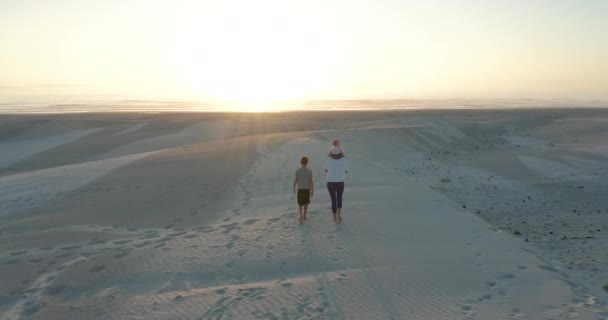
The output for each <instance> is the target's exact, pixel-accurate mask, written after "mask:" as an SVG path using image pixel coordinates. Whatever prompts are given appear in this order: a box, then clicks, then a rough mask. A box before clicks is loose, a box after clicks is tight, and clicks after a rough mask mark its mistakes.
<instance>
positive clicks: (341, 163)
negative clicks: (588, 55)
mask: <svg viewBox="0 0 608 320" xmlns="http://www.w3.org/2000/svg"><path fill="white" fill-rule="evenodd" d="M325 169H326V170H327V173H326V175H325V180H326V181H327V182H344V181H346V171H348V161H347V160H346V158H340V159H334V158H331V157H327V160H326V161H325Z"/></svg>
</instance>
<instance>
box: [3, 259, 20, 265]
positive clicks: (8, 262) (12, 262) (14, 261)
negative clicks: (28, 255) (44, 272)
mask: <svg viewBox="0 0 608 320" xmlns="http://www.w3.org/2000/svg"><path fill="white" fill-rule="evenodd" d="M19 262H21V259H13V260H9V261H6V262H3V263H2V264H4V265H9V264H15V263H19Z"/></svg>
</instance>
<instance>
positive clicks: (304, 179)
mask: <svg viewBox="0 0 608 320" xmlns="http://www.w3.org/2000/svg"><path fill="white" fill-rule="evenodd" d="M300 164H301V165H302V167H301V168H299V169H297V170H296V174H295V179H294V180H293V193H296V185H297V186H298V209H299V210H300V219H299V222H300V224H302V223H304V221H306V213H307V212H308V204H310V198H312V196H313V194H314V189H315V186H314V183H313V182H312V171H310V169H308V158H307V157H302V159H300Z"/></svg>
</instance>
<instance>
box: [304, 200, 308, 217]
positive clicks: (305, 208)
mask: <svg viewBox="0 0 608 320" xmlns="http://www.w3.org/2000/svg"><path fill="white" fill-rule="evenodd" d="M307 213H308V205H307V204H305V205H304V220H306V214H307Z"/></svg>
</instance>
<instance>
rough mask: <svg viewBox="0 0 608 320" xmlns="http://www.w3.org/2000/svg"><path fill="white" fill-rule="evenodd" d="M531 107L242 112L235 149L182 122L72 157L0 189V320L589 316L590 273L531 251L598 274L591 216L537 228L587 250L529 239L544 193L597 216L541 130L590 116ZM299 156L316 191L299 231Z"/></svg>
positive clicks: (573, 161)
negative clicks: (331, 165)
mask: <svg viewBox="0 0 608 320" xmlns="http://www.w3.org/2000/svg"><path fill="white" fill-rule="evenodd" d="M534 112H535V115H536V117H538V119H540V120H536V121H534V122H532V123H530V122H529V120H530V116H529V115H527V114H526V115H521V114H520V113H518V112H516V111H511V112H510V113H509V112H486V113H483V114H477V113H476V112H468V111H458V112H451V113H449V114H447V115H444V114H437V113H436V112H427V113H424V112H420V113H391V114H385V113H349V114H337V115H335V114H324V113H321V114H316V113H310V114H304V115H302V114H294V115H291V114H288V115H269V116H267V118H265V119H263V120H261V119H259V118H255V116H254V115H249V116H244V117H251V119H250V120H251V121H258V124H259V126H256V127H250V128H249V129H246V130H245V132H243V131H239V133H240V134H247V130H249V133H250V134H251V136H245V137H240V138H230V139H225V140H222V138H223V137H224V136H229V135H230V133H229V132H225V133H222V134H221V135H220V134H218V135H212V134H209V133H206V134H205V136H204V137H199V138H197V137H196V132H199V131H198V130H203V129H201V127H200V126H201V123H206V122H205V121H207V120H205V121H201V119H197V118H196V116H192V119H191V125H189V126H186V128H187V129H184V130H181V131H179V132H178V133H172V134H164V135H160V136H158V135H155V134H151V136H150V137H140V138H138V140H137V141H135V142H130V143H129V144H126V145H121V146H119V147H117V148H115V149H113V150H110V151H108V152H106V153H103V155H102V156H100V155H99V154H91V155H90V156H89V157H90V158H96V157H101V158H105V159H104V160H100V161H92V162H84V163H81V164H72V165H67V166H61V167H55V168H50V169H43V170H35V171H31V172H23V173H18V174H7V175H4V176H0V190H1V191H2V192H1V193H0V210H3V209H2V208H5V209H4V210H10V212H9V213H10V214H4V215H0V219H2V220H4V221H2V224H0V226H1V227H0V242H1V243H2V248H3V252H2V253H0V319H19V318H28V319H29V318H31V319H66V318H75V319H572V318H575V319H607V318H608V312H607V310H608V304H606V299H607V296H606V293H605V292H603V291H602V288H601V287H602V286H603V285H604V284H606V283H608V281H604V282H602V279H604V280H606V279H605V278H603V277H604V275H605V273H602V272H601V271H599V270H596V271H593V270H591V269H587V268H583V267H580V268H577V267H575V268H571V266H570V265H569V264H568V261H569V260H568V259H569V258H570V257H571V256H572V255H571V254H569V252H570V251H568V248H566V247H559V248H553V249H552V248H551V245H552V244H555V243H557V242H560V243H566V242H568V243H570V248H571V249H572V248H573V247H572V246H574V248H575V249H576V248H578V249H579V251H581V250H584V252H585V255H589V256H593V259H594V260H595V261H596V262H597V263H598V264H599V263H604V262H608V257H607V256H606V252H605V250H602V248H605V246H604V247H602V246H601V245H602V243H605V242H606V240H607V239H608V236H607V234H608V228H607V227H608V223H607V222H608V221H606V219H605V214H604V215H594V216H591V215H589V216H586V217H585V220H584V223H583V222H581V221H580V220H581V219H582V218H581V219H579V221H578V222H577V220H568V223H570V225H569V226H563V225H561V224H560V226H559V227H558V226H555V232H571V233H572V232H578V231H577V230H578V228H579V225H578V223H581V224H585V225H589V224H590V223H593V224H595V225H596V227H597V228H598V230H600V231H594V233H593V235H594V238H592V239H586V241H589V243H587V244H581V243H579V242H571V241H561V240H558V239H559V238H558V239H553V238H551V237H552V236H543V234H544V233H547V232H548V231H547V230H546V223H547V221H548V220H551V219H553V220H558V219H559V221H560V223H561V222H562V221H566V220H565V219H566V218H567V217H569V216H568V215H569V214H570V212H571V208H570V207H566V205H564V204H560V203H557V204H556V203H555V202H554V201H553V200H554V199H552V198H551V199H549V197H550V196H555V195H556V192H558V193H559V195H560V196H559V197H560V199H561V200H562V201H563V200H565V199H568V201H569V203H568V205H571V204H576V205H578V208H579V211H584V212H585V213H587V212H588V211H591V209H592V208H595V206H600V205H603V204H604V202H602V201H601V200H597V201H595V202H594V201H588V199H587V198H586V196H584V195H581V194H579V193H578V192H579V189H578V187H579V185H585V188H584V189H585V190H586V191H588V192H590V193H591V194H592V195H596V194H601V193H602V192H604V191H605V188H606V175H605V174H606V173H608V170H607V166H606V164H607V163H608V160H606V158H603V155H602V153H601V151H600V152H596V153H592V152H590V151H589V150H590V149H589V147H590V146H588V145H586V146H585V147H586V148H587V149H585V150H586V151H581V148H579V147H580V145H577V144H576V143H574V142H571V141H570V140H569V137H568V139H567V141H566V140H565V139H561V138H559V137H558V135H557V134H555V132H556V131H551V130H553V129H552V128H551V123H553V122H552V121H553V119H555V118H559V119H569V118H577V119H578V118H581V117H589V114H588V113H589V112H594V115H595V118H597V117H598V114H599V115H601V116H604V117H608V115H604V114H603V113H602V112H601V111H580V112H574V111H572V114H570V113H567V112H565V113H564V112H562V113H560V114H556V113H554V112H550V111H546V112H544V113H543V111H534ZM596 113H597V114H596ZM158 117H159V119H161V120H162V119H163V118H162V117H163V116H158ZM319 119H323V121H319ZM117 121H118V120H117ZM144 121H145V122H146V123H148V122H150V119H148V118H147V119H145V120H142V123H143V122H144ZM165 121H168V122H170V121H174V118H171V117H167V118H166V119H165ZM180 121H182V120H180ZM222 121H237V122H238V123H243V119H239V118H235V117H233V116H226V119H223V120H222ZM560 125H561V124H560ZM148 126H149V125H146V126H144V125H138V124H137V123H133V124H131V125H130V127H129V128H135V129H132V130H129V128H127V129H125V128H124V127H121V128H123V129H121V130H118V131H116V130H115V131H112V130H108V133H107V134H108V135H110V134H113V135H115V134H116V132H122V133H121V134H120V135H118V136H124V137H129V135H133V134H137V132H138V131H140V130H144V129H145V128H147V127H148ZM514 126H520V127H521V128H523V129H521V130H515V129H514ZM205 128H206V127H205ZM289 128H291V129H292V130H289ZM508 128H510V129H508ZM303 129H304V130H305V131H303ZM329 129H331V130H329ZM549 129H550V130H549ZM127 130H128V131H127ZM193 130H194V131H193ZM508 130H510V131H508ZM564 130H568V128H564ZM213 131H214V132H217V131H215V130H213ZM290 131H292V132H290ZM207 132H209V131H207ZM547 132H552V133H551V134H548V133H547ZM557 132H560V131H559V130H557ZM600 132H601V130H600V129H599V128H596V129H595V131H593V132H592V133H590V134H592V135H593V136H594V137H596V136H597V135H599V134H600ZM604 134H606V133H604ZM334 137H338V138H340V140H341V141H342V142H343V144H344V149H345V152H346V155H347V157H348V159H349V161H350V164H351V170H350V172H349V174H348V181H347V188H346V192H345V208H344V222H343V224H341V225H335V224H333V222H331V214H330V213H329V209H328V195H327V192H326V190H325V188H324V182H323V172H322V166H323V161H324V158H325V155H326V151H327V148H328V146H329V142H330V141H331V139H333V138H334ZM548 137H551V138H550V139H548ZM125 139H127V138H125ZM524 141H526V142H528V143H524ZM84 142H86V141H81V142H79V143H75V144H72V145H73V146H74V148H76V147H78V148H80V147H79V146H81V145H82V144H83V143H84ZM185 142H187V143H185ZM91 143H92V142H91ZM549 143H553V146H551V147H549V146H547V145H548V144H549ZM516 144H520V146H519V147H517V146H516ZM129 146H130V147H132V149H129V148H130V147H129ZM596 147H597V148H599V149H601V148H602V146H601V145H599V144H597V145H596ZM64 148H65V150H68V151H69V150H70V149H69V148H70V145H69V144H68V145H66V146H64ZM91 150H97V149H95V148H92V149H91ZM144 150H145V151H147V152H150V153H140V152H141V151H144ZM91 152H93V151H91ZM124 154H132V155H129V156H123V155H124ZM303 154H306V155H308V156H309V157H310V159H311V163H310V167H311V169H312V170H313V172H314V178H315V182H316V185H317V192H316V195H315V197H314V198H313V203H312V204H311V208H310V213H309V218H308V221H307V223H306V224H305V225H302V226H300V225H298V224H297V208H296V206H295V199H294V197H293V195H292V194H291V190H290V188H291V182H292V179H293V172H294V170H295V169H296V168H297V163H298V160H299V158H300V156H301V155H303ZM113 155H116V156H118V157H113ZM36 156H37V157H39V158H43V157H44V154H38V155H36ZM80 156H82V155H80ZM442 178H445V179H444V180H443V181H444V182H442V180H441V179H442ZM562 183H565V184H570V185H572V184H573V183H575V185H576V188H577V189H576V190H574V189H572V188H570V189H568V188H566V187H564V186H562ZM580 190H582V189H580ZM52 192H60V194H58V195H57V196H53V197H50V198H45V197H44V195H45V194H52ZM527 196H530V198H527ZM24 198H25V199H27V198H31V200H30V201H31V202H33V203H34V204H35V205H31V206H29V205H28V206H21V203H22V202H23V201H22V200H23V199H24ZM596 198H597V197H596ZM16 199H21V200H19V201H17V200H16ZM40 199H42V200H40ZM537 199H538V200H537ZM43 200H44V201H43ZM521 200H526V202H521ZM20 201H21V202H20ZM17 203H19V204H17ZM528 206H529V207H530V208H528ZM490 207H492V208H493V209H490ZM583 208H585V209H583ZM478 210H479V212H478ZM594 210H595V209H594ZM600 211H601V210H600ZM3 212H4V211H3ZM522 214H525V215H526V216H525V219H526V220H528V221H527V222H526V223H525V224H522V223H521V220H522V219H524V218H523V216H522ZM548 214H551V215H553V217H549V218H548V217H547V215H548ZM480 217H481V218H483V219H485V220H486V221H488V222H490V223H492V224H488V223H487V222H486V221H484V220H483V219H481V218H480ZM506 218H512V220H509V221H506V220H505V219H506ZM553 220H551V221H553ZM555 224H558V222H555ZM581 226H582V225H581ZM515 228H517V230H518V231H520V233H521V235H513V234H512V232H513V231H514V230H515ZM87 235H88V236H87ZM560 236H561V235H560ZM570 237H571V235H570V236H569V238H570ZM62 239H63V240H62ZM65 239H70V240H69V241H67V240H65ZM525 239H527V240H528V241H525ZM577 257H578V256H577ZM579 258H581V259H582V257H579ZM586 261H587V260H586ZM589 263H591V262H590V260H589ZM569 266H570V268H569Z"/></svg>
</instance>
